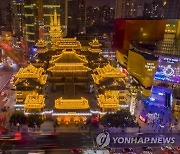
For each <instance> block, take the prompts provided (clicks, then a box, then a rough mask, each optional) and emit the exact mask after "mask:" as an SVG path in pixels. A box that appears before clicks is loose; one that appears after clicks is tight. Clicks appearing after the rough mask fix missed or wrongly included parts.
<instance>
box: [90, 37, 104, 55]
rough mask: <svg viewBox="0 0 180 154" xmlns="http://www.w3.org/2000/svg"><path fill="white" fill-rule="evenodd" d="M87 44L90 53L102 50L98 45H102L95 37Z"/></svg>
mask: <svg viewBox="0 0 180 154" xmlns="http://www.w3.org/2000/svg"><path fill="white" fill-rule="evenodd" d="M89 45H90V47H91V48H89V49H88V50H89V51H90V52H92V53H100V52H101V51H102V50H101V49H100V47H101V46H102V44H101V43H99V40H98V39H97V38H96V37H95V39H94V40H92V41H91V42H89Z"/></svg>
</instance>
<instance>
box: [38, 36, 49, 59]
mask: <svg viewBox="0 0 180 154" xmlns="http://www.w3.org/2000/svg"><path fill="white" fill-rule="evenodd" d="M36 46H37V53H38V60H39V61H40V62H44V61H46V60H47V53H48V48H47V43H46V42H45V41H44V40H42V39H40V40H38V42H37V43H36Z"/></svg>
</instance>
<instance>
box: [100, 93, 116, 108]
mask: <svg viewBox="0 0 180 154" xmlns="http://www.w3.org/2000/svg"><path fill="white" fill-rule="evenodd" d="M97 100H98V104H99V107H100V109H101V111H102V112H116V111H117V110H118V109H119V100H118V98H117V97H116V95H113V93H111V92H105V94H104V95H102V94H100V95H99V96H98V98H97Z"/></svg>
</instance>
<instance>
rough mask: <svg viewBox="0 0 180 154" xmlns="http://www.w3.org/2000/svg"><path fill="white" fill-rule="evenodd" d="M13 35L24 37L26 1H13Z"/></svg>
mask: <svg viewBox="0 0 180 154" xmlns="http://www.w3.org/2000/svg"><path fill="white" fill-rule="evenodd" d="M10 5H11V8H12V34H13V35H14V36H16V37H18V38H20V36H23V24H24V1H23V0H12V1H11V4H10Z"/></svg>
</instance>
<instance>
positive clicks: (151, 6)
mask: <svg viewBox="0 0 180 154" xmlns="http://www.w3.org/2000/svg"><path fill="white" fill-rule="evenodd" d="M143 17H144V18H164V3H163V0H153V1H147V2H145V3H144V13H143Z"/></svg>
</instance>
